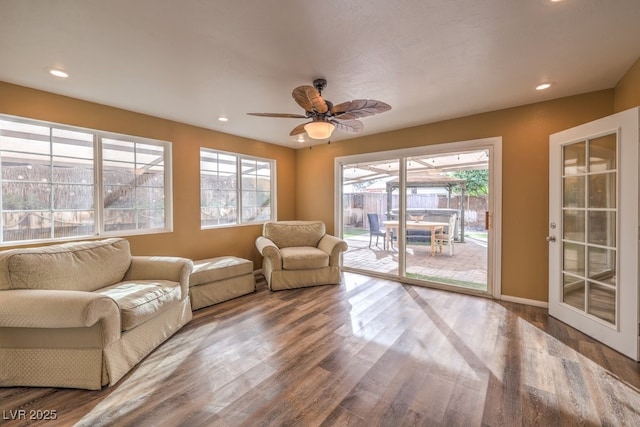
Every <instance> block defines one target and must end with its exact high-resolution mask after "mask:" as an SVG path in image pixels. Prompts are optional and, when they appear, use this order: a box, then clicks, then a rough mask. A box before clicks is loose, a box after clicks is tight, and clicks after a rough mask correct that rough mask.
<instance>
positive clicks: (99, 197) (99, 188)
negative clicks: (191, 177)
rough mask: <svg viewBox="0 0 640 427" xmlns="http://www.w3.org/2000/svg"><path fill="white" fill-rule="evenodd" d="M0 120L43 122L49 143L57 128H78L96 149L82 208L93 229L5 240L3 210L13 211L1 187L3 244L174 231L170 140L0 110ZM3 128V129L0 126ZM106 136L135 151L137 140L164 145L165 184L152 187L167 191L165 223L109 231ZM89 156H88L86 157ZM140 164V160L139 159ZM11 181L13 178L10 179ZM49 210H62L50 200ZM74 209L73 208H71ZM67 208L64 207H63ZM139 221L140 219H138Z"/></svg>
mask: <svg viewBox="0 0 640 427" xmlns="http://www.w3.org/2000/svg"><path fill="white" fill-rule="evenodd" d="M0 120H2V121H6V122H11V123H16V124H22V125H33V126H41V127H45V128H48V129H49V143H50V144H52V143H53V139H52V134H53V132H54V130H61V131H70V132H79V133H84V134H88V135H91V136H92V141H91V144H92V149H93V158H92V159H90V160H91V168H92V172H93V183H92V185H93V199H92V207H91V208H89V209H83V211H86V212H91V213H92V214H93V225H92V227H91V226H90V227H91V228H92V232H91V233H87V234H78V235H71V236H61V237H51V236H49V237H46V238H32V239H23V240H7V241H5V240H4V239H5V236H4V231H5V223H4V213H5V212H12V211H5V210H4V203H3V197H4V194H3V192H2V190H0V247H5V246H21V245H30V244H39V243H52V242H64V241H74V240H83V239H88V238H96V237H105V238H106V237H116V236H134V235H146V234H159V233H167V232H171V231H173V177H172V169H173V167H172V166H173V158H172V149H173V144H172V143H171V142H170V141H164V140H159V139H153V138H146V137H140V136H134V135H126V134H121V133H115V132H108V131H103V130H98V129H90V128H83V127H79V126H71V125H66V124H62V123H56V122H51V121H46V120H38V119H31V118H27V117H18V116H12V115H8V114H0ZM0 131H2V130H0ZM104 139H113V140H117V141H122V142H126V143H132V149H133V150H134V152H135V151H136V145H137V144H145V145H154V146H158V147H161V148H162V152H163V159H162V162H161V163H162V164H163V174H162V175H163V181H164V182H163V186H162V187H153V188H162V189H163V194H164V203H163V206H164V207H163V209H164V225H163V226H161V227H152V228H145V229H139V228H135V229H120V230H112V231H106V224H105V211H106V210H107V208H105V206H104V201H105V200H104V199H105V197H104V188H105V185H106V184H105V183H104V180H103V171H104V163H103V140H104ZM7 151H8V150H5V149H4V147H2V145H0V154H3V153H5V152H7ZM20 153H21V154H25V155H27V156H28V155H30V154H31V152H29V151H24V152H20ZM47 156H49V158H50V160H51V161H50V164H51V165H52V167H53V165H55V163H54V161H53V159H54V158H55V157H57V156H56V155H55V154H54V153H53V152H52V151H51V152H49V154H47ZM1 157H2V156H0V171H1V170H2V162H1V160H2V159H1ZM85 160H87V159H85ZM136 164H137V163H136ZM9 181H10V180H9ZM4 182H5V179H3V177H2V175H0V185H1V184H2V183H4ZM49 184H50V185H51V186H52V187H53V186H55V185H59V184H56V183H54V182H50V183H49ZM135 187H136V190H137V188H138V185H137V183H136V184H135ZM137 200H138V199H137V198H134V201H137ZM45 210H46V211H48V212H50V213H51V215H52V218H53V216H54V213H55V212H60V210H58V209H56V206H55V205H54V204H53V202H51V203H50V204H49V205H48V206H47V207H46V209H44V210H43V211H45ZM72 210H73V209H72ZM143 210H144V208H141V207H138V204H137V203H135V206H134V208H133V211H135V212H136V216H137V215H138V212H140V211H143ZM28 211H32V209H24V210H23V212H28ZM62 211H65V210H62ZM13 212H18V213H19V212H20V210H14V211H13ZM136 224H138V223H137V221H136ZM54 232H55V226H54V228H53V230H52V234H53V233H54Z"/></svg>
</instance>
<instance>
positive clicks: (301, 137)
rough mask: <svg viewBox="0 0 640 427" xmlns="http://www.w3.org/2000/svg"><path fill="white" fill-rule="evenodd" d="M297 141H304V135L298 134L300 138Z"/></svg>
mask: <svg viewBox="0 0 640 427" xmlns="http://www.w3.org/2000/svg"><path fill="white" fill-rule="evenodd" d="M296 141H298V142H304V136H302V135H298V139H296Z"/></svg>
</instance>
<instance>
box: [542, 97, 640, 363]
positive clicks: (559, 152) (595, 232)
mask: <svg viewBox="0 0 640 427" xmlns="http://www.w3.org/2000/svg"><path fill="white" fill-rule="evenodd" d="M639 111H640V110H639V109H638V108H635V109H632V110H627V111H624V112H621V113H618V114H614V115H612V116H609V117H605V118H603V119H599V120H596V121H593V122H590V123H586V124H584V125H581V126H577V127H575V128H572V129H568V130H565V131H562V132H558V133H555V134H553V135H551V136H550V139H549V150H550V151H549V234H548V237H547V240H548V241H549V314H550V315H551V316H553V317H556V318H558V319H559V320H561V321H563V322H565V323H567V324H569V325H571V326H573V327H575V328H576V329H578V330H580V331H582V332H584V333H586V334H587V335H589V336H591V337H593V338H595V339H597V340H599V341H601V342H603V343H604V344H606V345H608V346H610V347H612V348H614V349H615V350H617V351H619V352H621V353H623V354H625V355H626V356H628V357H630V358H632V359H634V360H639V358H638V356H639V354H638V233H639V229H638V212H639V209H638V144H639V142H640V139H639V137H638V119H639Z"/></svg>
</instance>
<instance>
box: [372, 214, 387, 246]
mask: <svg viewBox="0 0 640 427" xmlns="http://www.w3.org/2000/svg"><path fill="white" fill-rule="evenodd" d="M367 218H368V219H369V247H371V242H372V241H373V236H376V246H378V239H379V238H380V237H382V239H383V242H384V250H385V251H386V250H387V239H386V235H387V232H386V231H385V229H384V228H380V218H379V217H378V214H377V213H368V214H367Z"/></svg>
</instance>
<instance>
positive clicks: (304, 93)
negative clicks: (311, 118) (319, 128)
mask: <svg viewBox="0 0 640 427" xmlns="http://www.w3.org/2000/svg"><path fill="white" fill-rule="evenodd" d="M291 96H293V99H295V100H296V102H297V103H298V105H299V106H301V107H302V108H304V110H305V111H308V112H313V111H315V112H318V113H320V114H324V113H326V112H327V111H329V107H328V106H327V103H326V102H325V100H324V99H322V96H321V95H320V92H318V90H317V89H316V88H315V87H313V86H298V87H297V88H295V89H294V90H293V92H292V93H291Z"/></svg>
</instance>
